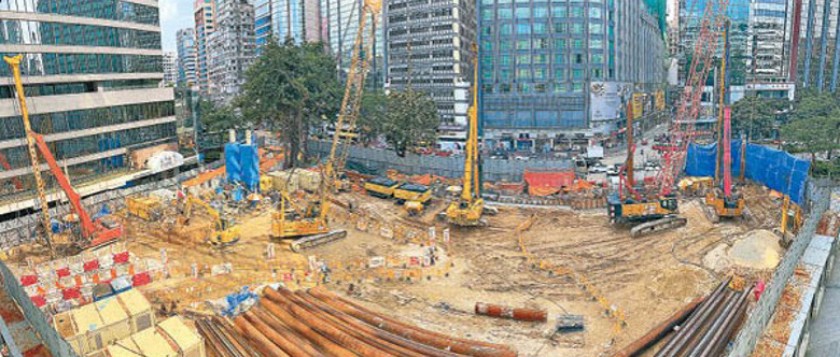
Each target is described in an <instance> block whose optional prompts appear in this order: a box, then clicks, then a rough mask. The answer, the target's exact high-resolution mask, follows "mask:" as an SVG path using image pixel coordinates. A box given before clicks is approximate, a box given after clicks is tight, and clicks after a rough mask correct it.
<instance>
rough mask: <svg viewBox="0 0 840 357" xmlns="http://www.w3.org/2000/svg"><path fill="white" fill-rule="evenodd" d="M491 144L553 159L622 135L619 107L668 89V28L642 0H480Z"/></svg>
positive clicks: (485, 120) (484, 114) (485, 115)
mask: <svg viewBox="0 0 840 357" xmlns="http://www.w3.org/2000/svg"><path fill="white" fill-rule="evenodd" d="M479 11H480V12H479V29H480V34H479V41H480V43H481V48H480V51H481V52H480V59H479V68H480V82H479V83H480V84H481V85H480V89H481V94H480V108H479V109H480V114H481V115H480V116H481V118H480V119H481V123H482V129H483V133H484V140H485V142H486V143H487V144H488V145H489V146H491V147H497V148H505V149H509V150H513V149H515V150H547V149H551V148H552V147H554V146H555V145H557V144H559V143H570V142H572V141H581V142H582V144H583V145H585V144H586V141H587V140H589V138H591V137H592V136H595V135H599V134H600V135H603V134H609V133H610V132H613V131H615V130H617V129H618V127H617V125H618V123H619V118H620V117H619V115H620V112H622V110H621V109H622V108H621V106H622V104H621V101H622V100H623V99H626V97H620V96H622V95H627V94H630V93H632V92H634V91H636V92H644V93H648V94H652V93H653V91H654V90H656V89H657V88H659V87H660V86H661V85H662V84H663V82H664V80H665V73H666V72H665V64H666V62H665V56H666V54H667V51H666V49H665V43H664V33H663V31H664V29H663V28H662V27H660V20H659V18H658V16H660V15H659V14H658V13H657V12H654V11H651V9H649V8H648V7H647V6H646V5H645V3H644V2H643V1H642V0H627V1H601V0H581V1H575V2H565V1H564V2H545V1H540V0H529V1H524V2H522V1H518V2H516V3H513V2H511V1H509V0H482V1H481V4H480V10H479Z"/></svg>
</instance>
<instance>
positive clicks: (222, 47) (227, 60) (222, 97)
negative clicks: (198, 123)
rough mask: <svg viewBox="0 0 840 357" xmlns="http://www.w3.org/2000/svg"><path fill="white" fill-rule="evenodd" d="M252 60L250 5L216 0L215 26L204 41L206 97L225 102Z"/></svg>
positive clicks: (240, 0)
mask: <svg viewBox="0 0 840 357" xmlns="http://www.w3.org/2000/svg"><path fill="white" fill-rule="evenodd" d="M255 58H256V43H255V39H254V6H252V5H251V4H250V3H248V1H247V0H216V27H215V30H214V31H213V33H212V34H210V36H209V37H208V38H207V69H208V73H209V82H208V83H209V84H208V89H207V91H208V94H209V96H210V98H211V99H212V100H213V101H214V102H216V103H229V102H230V101H231V100H232V99H233V98H234V97H235V96H236V95H237V94H239V90H240V88H241V86H242V84H244V83H245V71H246V70H247V69H248V66H250V65H251V63H253V61H254V59H255Z"/></svg>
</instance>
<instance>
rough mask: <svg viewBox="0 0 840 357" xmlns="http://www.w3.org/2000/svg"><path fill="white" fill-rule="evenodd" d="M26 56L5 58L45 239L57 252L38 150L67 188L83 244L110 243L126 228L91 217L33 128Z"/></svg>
mask: <svg viewBox="0 0 840 357" xmlns="http://www.w3.org/2000/svg"><path fill="white" fill-rule="evenodd" d="M22 58H23V57H22V56H21V55H18V56H15V57H5V61H6V63H8V64H9V65H10V66H11V67H12V74H13V76H14V81H15V89H16V90H17V92H18V101H19V102H20V107H21V114H22V117H23V125H24V129H25V130H26V142H27V146H28V148H29V157H30V160H31V162H32V172H33V175H34V176H35V182H36V185H37V186H38V199H39V200H40V201H41V210H42V219H43V224H44V228H45V238H46V239H47V241H48V243H47V244H48V246H49V248H50V250H51V252H52V253H53V254H54V247H53V246H52V242H53V239H52V238H53V237H52V234H51V232H50V217H49V205H48V203H47V193H46V186H45V185H44V181H43V179H42V177H41V167H40V166H41V165H40V164H39V163H38V154H37V151H40V152H41V157H43V159H44V161H46V163H47V166H48V167H49V168H50V171H51V172H52V174H53V177H55V180H56V182H58V185H59V186H60V187H61V189H62V190H63V191H64V194H65V195H67V200H68V201H70V205H71V207H72V209H73V212H74V213H75V214H76V215H77V216H78V217H79V224H80V225H81V231H82V238H83V242H82V246H83V247H94V246H99V245H102V244H106V243H110V242H112V241H114V240H116V239H117V238H119V237H121V236H122V227H120V226H118V225H115V226H113V227H105V226H104V225H103V222H101V221H96V222H95V221H94V220H93V219H91V217H90V215H89V214H88V213H87V211H86V210H85V208H84V206H82V199H81V196H79V194H78V193H77V192H76V190H75V189H73V186H72V185H71V184H70V180H68V179H67V176H66V175H64V171H62V170H61V167H60V166H59V165H58V162H56V161H55V157H53V154H52V152H51V151H50V149H49V147H48V146H47V142H46V141H45V140H44V137H43V136H42V135H41V134H38V133H36V132H35V131H33V130H32V126H31V124H30V121H29V111H28V109H27V106H26V98H25V96H24V92H23V81H22V80H21V76H20V61H21V59H22ZM36 150H37V151H36Z"/></svg>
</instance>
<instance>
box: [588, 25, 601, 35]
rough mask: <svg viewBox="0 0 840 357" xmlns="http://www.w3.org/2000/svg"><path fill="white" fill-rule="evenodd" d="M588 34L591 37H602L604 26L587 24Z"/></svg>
mask: <svg viewBox="0 0 840 357" xmlns="http://www.w3.org/2000/svg"><path fill="white" fill-rule="evenodd" d="M589 34H591V35H602V34H604V25H602V24H598V23H590V24H589Z"/></svg>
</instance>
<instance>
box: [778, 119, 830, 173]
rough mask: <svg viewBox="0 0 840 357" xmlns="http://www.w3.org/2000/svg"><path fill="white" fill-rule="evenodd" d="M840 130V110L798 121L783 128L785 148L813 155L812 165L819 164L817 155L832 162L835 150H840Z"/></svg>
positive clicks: (793, 121)
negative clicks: (838, 131)
mask: <svg viewBox="0 0 840 357" xmlns="http://www.w3.org/2000/svg"><path fill="white" fill-rule="evenodd" d="M838 128H840V110H835V111H833V112H831V113H828V114H827V115H821V116H815V117H810V118H807V119H796V120H792V121H791V122H790V123H788V124H785V125H784V126H782V130H781V131H782V138H783V139H784V140H785V141H786V143H785V148H786V149H787V150H788V151H790V152H804V153H808V154H810V155H811V163H812V166H814V165H815V164H816V163H817V155H818V154H823V153H824V154H825V158H826V160H829V161H830V160H831V158H832V156H833V154H834V150H837V149H840V141H838V137H837V134H836V132H837V130H838Z"/></svg>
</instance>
